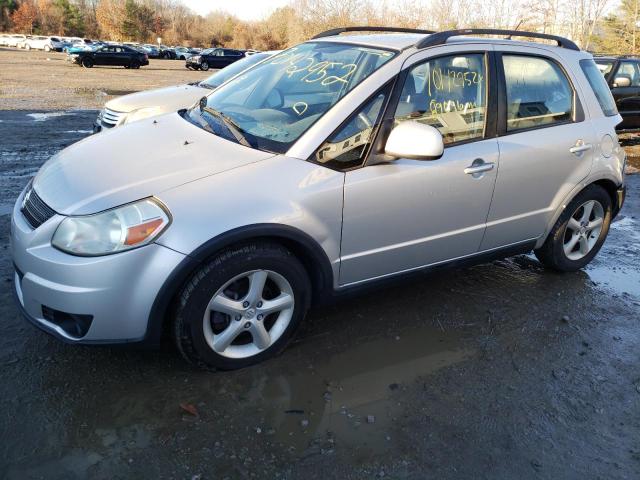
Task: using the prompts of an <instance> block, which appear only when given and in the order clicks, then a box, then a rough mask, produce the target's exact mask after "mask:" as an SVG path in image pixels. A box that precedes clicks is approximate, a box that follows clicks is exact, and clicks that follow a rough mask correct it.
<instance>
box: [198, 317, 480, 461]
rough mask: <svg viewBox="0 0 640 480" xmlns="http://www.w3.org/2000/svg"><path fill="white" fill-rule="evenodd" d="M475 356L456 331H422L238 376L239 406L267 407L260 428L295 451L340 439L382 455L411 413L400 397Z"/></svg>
mask: <svg viewBox="0 0 640 480" xmlns="http://www.w3.org/2000/svg"><path fill="white" fill-rule="evenodd" d="M318 348H322V345H318ZM472 354H473V351H472V350H470V349H465V348H462V346H461V343H460V338H459V335H457V334H455V333H443V332H441V331H438V330H433V329H431V328H419V329H414V330H410V331H405V332H403V334H402V336H398V337H395V338H378V339H374V340H371V341H367V342H364V343H360V344H358V345H354V346H352V347H351V348H350V349H348V350H345V351H344V352H341V353H338V354H336V355H333V356H330V357H328V358H326V359H325V360H323V361H321V362H319V363H318V364H315V365H313V367H310V368H295V364H294V365H292V366H291V368H289V369H288V371H282V370H280V369H278V371H268V372H262V373H259V374H252V373H251V372H247V373H246V375H242V377H243V378H240V379H238V378H236V382H235V383H236V385H235V386H236V388H237V389H238V391H241V392H244V393H242V394H241V395H240V396H239V397H238V401H237V406H238V407H239V408H241V409H242V410H251V409H257V408H260V409H262V410H263V414H262V418H263V422H262V424H261V425H256V432H261V433H264V434H266V435H273V437H274V440H275V441H276V442H279V443H280V444H282V445H283V446H285V447H287V448H289V449H295V450H298V451H304V450H305V449H307V448H314V447H316V448H321V449H325V450H326V449H329V450H330V449H332V448H333V445H334V443H335V442H339V443H340V444H341V445H343V446H349V447H356V446H357V447H358V448H359V449H361V450H364V451H368V452H369V453H374V454H375V453H382V452H383V451H385V450H386V449H388V442H390V441H391V440H392V436H391V433H390V431H391V430H392V428H390V427H392V426H393V423H394V421H395V420H396V419H397V417H398V416H401V415H403V414H404V412H403V408H402V404H401V403H398V402H397V399H398V395H397V394H398V393H400V392H401V391H402V389H403V388H406V386H407V385H410V384H411V383H412V382H414V381H415V380H416V379H417V378H420V377H423V376H427V375H429V374H431V373H434V372H436V371H438V370H439V369H442V368H444V367H447V366H450V365H453V364H455V363H458V362H461V361H462V360H464V359H466V358H468V357H469V356H471V355H472ZM238 380H239V382H238ZM210 387H213V385H210V384H207V383H205V384H203V385H201V388H202V390H201V394H202V395H203V398H207V399H208V400H211V401H212V402H215V401H216V399H217V397H218V396H219V393H218V391H216V390H214V389H211V390H210ZM400 397H401V395H400Z"/></svg>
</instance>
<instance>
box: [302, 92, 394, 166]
mask: <svg viewBox="0 0 640 480" xmlns="http://www.w3.org/2000/svg"><path fill="white" fill-rule="evenodd" d="M389 89H390V87H385V88H384V89H383V90H382V91H380V92H379V93H377V94H376V95H374V96H373V97H372V98H371V99H370V100H369V101H368V102H367V103H366V104H365V105H364V107H362V108H360V109H359V110H358V111H357V112H356V113H354V114H353V115H352V116H351V118H350V119H349V120H348V121H347V123H346V124H345V125H344V126H342V127H341V128H340V129H338V131H337V132H335V133H334V134H333V135H331V136H330V137H329V138H328V139H327V141H326V142H324V143H323V144H322V145H321V146H320V148H319V149H318V151H317V152H316V153H315V158H314V161H315V162H317V163H320V164H322V165H325V166H327V167H329V168H334V169H337V170H347V169H350V168H355V167H359V166H360V165H362V163H363V161H364V158H365V156H366V154H367V152H368V151H369V147H370V146H371V142H373V139H374V137H375V133H376V130H377V128H378V126H379V124H380V120H381V117H382V112H383V110H384V106H385V104H386V101H387V97H388V93H389Z"/></svg>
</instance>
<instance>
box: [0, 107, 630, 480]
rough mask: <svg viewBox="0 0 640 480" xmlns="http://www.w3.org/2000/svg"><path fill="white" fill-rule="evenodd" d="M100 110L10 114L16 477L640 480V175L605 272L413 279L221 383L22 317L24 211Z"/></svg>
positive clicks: (4, 297) (1, 447)
mask: <svg viewBox="0 0 640 480" xmlns="http://www.w3.org/2000/svg"><path fill="white" fill-rule="evenodd" d="M45 113H46V115H43V114H45ZM95 115H96V112H95V111H74V112H64V111H62V112H55V115H51V114H50V112H34V111H13V112H6V111H4V112H0V133H1V135H0V138H2V142H1V143H0V282H1V283H0V285H2V289H1V290H0V438H1V439H2V441H1V442H0V478H8V479H25V478H47V479H50V478H51V479H75V478H77V479H83V478H110V479H111V478H175V479H194V478H195V479H198V478H201V479H209V478H211V479H222V478H231V479H235V478H304V479H311V478H340V479H348V478H363V479H369V478H382V477H384V478H415V479H422V478H438V479H442V478H452V479H467V478H468V479H476V478H489V479H496V478H499V479H513V478H520V479H529V478H531V479H549V478H576V479H584V478H603V479H637V478H640V362H639V360H640V176H639V175H633V176H629V177H627V180H628V185H629V195H628V200H627V204H626V205H625V208H624V210H623V211H622V213H621V215H620V216H619V217H618V219H617V220H616V222H615V223H614V224H613V225H612V228H611V232H610V234H609V239H608V241H607V243H606V244H605V246H604V247H603V249H602V251H601V252H600V254H599V255H598V257H597V258H596V259H595V261H594V262H593V264H592V265H591V266H589V268H588V269H587V270H586V271H581V272H577V273H575V274H565V275H560V274H556V273H552V272H548V271H545V270H544V269H543V268H542V267H541V266H540V264H539V263H538V262H537V260H535V258H534V257H533V256H519V257H515V258H512V259H507V260H503V261H498V262H494V263H491V264H485V265H479V266H476V267H473V268H469V269H465V270H459V271H451V272H445V273H439V274H437V275H435V276H431V277H427V278H424V279H420V280H416V279H413V280H412V281H411V282H409V283H407V284H404V285H400V286H396V287H393V288H390V289H387V290H382V291H378V292H373V293H370V294H367V295H364V296H361V297H358V298H353V299H350V300H348V301H343V302H341V303H339V304H337V305H333V306H330V307H325V308H323V309H318V310H314V311H312V312H311V314H310V315H309V318H308V321H307V322H306V324H305V326H304V327H303V329H302V331H301V332H300V335H299V336H298V340H297V341H296V342H295V343H294V344H293V345H292V346H290V347H289V348H288V349H287V350H286V351H285V352H284V353H283V354H282V355H281V356H279V357H278V358H276V359H274V360H272V361H269V362H267V363H265V364H262V365H259V366H256V367H253V368H250V369H246V370H243V371H239V372H230V373H216V374H211V373H204V372H199V371H195V370H193V369H191V368H190V367H188V366H187V365H185V364H184V363H183V361H182V360H181V359H180V358H179V356H178V355H177V354H176V353H175V352H174V351H173V350H172V349H171V348H168V347H167V348H165V349H163V350H161V351H139V350H132V349H119V348H87V347H77V346H69V345H65V344H62V343H60V342H58V341H57V340H55V339H53V338H50V337H49V336H47V335H46V334H44V333H42V332H40V331H38V330H36V329H34V328H33V327H32V326H31V325H29V324H27V323H26V322H25V321H24V320H23V319H22V318H21V317H20V315H19V313H18V310H17V308H16V307H15V306H14V303H13V299H12V283H11V282H12V275H13V271H12V265H11V259H10V258H9V254H8V251H9V250H8V242H9V219H10V217H9V215H10V212H11V207H12V205H13V201H14V199H15V198H16V196H17V195H18V193H19V191H20V190H21V189H22V188H23V187H24V185H25V184H26V183H27V181H28V179H29V178H30V177H31V176H32V175H33V174H34V173H35V172H36V171H37V169H38V167H39V166H40V165H41V164H42V163H43V162H44V161H45V160H46V159H47V158H48V157H49V156H50V155H52V154H54V153H55V152H57V151H58V150H59V149H61V148H63V147H64V146H65V145H68V144H70V143H72V142H74V141H76V140H78V139H80V138H82V137H84V136H86V135H87V133H88V131H89V130H90V129H91V124H92V122H93V119H94V118H95Z"/></svg>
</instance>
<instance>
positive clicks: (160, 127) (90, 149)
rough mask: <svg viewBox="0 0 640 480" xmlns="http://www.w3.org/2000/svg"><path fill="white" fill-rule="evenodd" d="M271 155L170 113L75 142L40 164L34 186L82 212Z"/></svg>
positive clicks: (70, 210) (50, 200) (59, 208)
mask: <svg viewBox="0 0 640 480" xmlns="http://www.w3.org/2000/svg"><path fill="white" fill-rule="evenodd" d="M270 157H273V154H272V153H267V152H262V151H260V150H254V149H252V148H248V147H245V146H242V145H239V144H237V143H234V142H232V141H229V140H226V139H224V138H221V137H218V136H216V135H213V134H212V133H209V132H206V131H205V130H202V129H201V128H198V127H196V126H195V125H193V124H191V123H189V122H188V121H186V120H185V119H183V118H182V117H181V116H180V115H179V114H177V113H172V114H168V115H163V116H160V117H156V118H155V119H148V120H141V121H139V122H135V123H132V124H130V125H125V126H123V127H120V128H116V129H113V130H108V131H106V132H104V133H100V134H98V135H93V136H91V137H88V138H86V139H84V140H82V141H80V142H78V143H75V144H74V145H72V146H70V147H68V148H66V149H64V150H62V151H61V152H60V153H58V154H56V155H54V156H53V157H51V159H50V160H49V161H47V162H46V163H45V164H44V165H43V166H42V168H41V169H40V171H39V172H38V174H37V175H36V177H35V179H34V183H33V186H34V189H35V190H36V192H37V193H38V195H39V196H40V197H41V198H42V200H43V201H44V202H45V203H46V204H47V205H49V206H50V207H51V208H52V209H54V210H55V211H56V212H58V213H61V214H63V215H85V214H91V213H96V212H100V211H102V210H106V209H109V208H112V207H116V206H118V205H123V204H125V203H128V202H132V201H135V200H138V199H141V198H145V197H149V196H152V195H159V194H160V193H161V192H163V191H164V190H167V189H170V188H174V187H177V186H179V185H182V184H185V183H188V182H192V181H194V180H198V179H200V178H203V177H207V176H210V175H215V174H217V173H221V172H224V171H227V170H231V169H234V168H238V167H241V166H243V165H248V164H250V163H255V162H259V161H261V160H265V159H267V158H270Z"/></svg>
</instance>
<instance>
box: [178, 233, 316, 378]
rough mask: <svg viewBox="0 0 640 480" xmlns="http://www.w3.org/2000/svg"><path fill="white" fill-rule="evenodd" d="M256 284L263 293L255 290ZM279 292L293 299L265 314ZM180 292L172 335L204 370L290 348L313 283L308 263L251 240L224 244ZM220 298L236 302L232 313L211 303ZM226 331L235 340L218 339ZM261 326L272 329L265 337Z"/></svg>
mask: <svg viewBox="0 0 640 480" xmlns="http://www.w3.org/2000/svg"><path fill="white" fill-rule="evenodd" d="M262 278H266V280H261V279H262ZM252 285H256V287H255V290H254V291H256V292H259V294H257V295H253V294H252V293H251V292H252V290H251V288H250V286H252ZM259 285H264V287H263V288H262V289H261V287H259ZM260 292H261V293H260ZM274 297H277V298H279V299H281V301H284V300H288V301H290V303H287V306H286V307H284V306H283V307H282V309H281V310H278V311H276V312H275V313H271V314H268V313H266V314H264V315H262V314H260V312H261V311H263V312H264V311H265V310H261V308H269V307H265V306H264V305H267V304H268V302H269V301H270V300H273V298H274ZM177 298H178V300H177V302H176V305H175V308H174V311H173V336H174V340H175V342H176V345H177V347H178V350H179V351H180V353H181V354H182V356H183V357H184V358H185V359H186V360H187V361H188V362H190V363H191V364H193V365H195V366H197V367H199V368H203V369H205V370H235V369H238V368H244V367H247V366H249V365H253V364H256V363H259V362H262V361H264V360H267V359H268V358H271V357H273V356H275V355H277V354H278V353H280V352H281V351H282V350H283V349H284V348H285V346H286V345H287V344H288V343H289V342H290V341H291V339H292V338H293V336H294V334H295V332H296V330H297V328H298V326H299V325H300V323H301V322H302V320H303V319H304V317H305V315H306V312H307V310H308V308H309V304H310V300H311V284H310V282H309V277H308V275H307V272H306V270H305V268H304V266H303V265H302V263H300V261H299V260H298V259H297V258H296V257H295V256H294V255H293V254H292V253H291V252H290V251H289V250H287V249H285V248H284V247H282V246H280V245H277V244H273V243H250V244H247V245H244V246H239V247H236V248H231V249H228V250H225V251H223V252H221V253H220V254H218V255H217V256H216V257H215V258H213V259H212V260H210V261H209V262H208V263H206V264H203V265H202V266H201V267H200V268H199V269H198V270H197V271H196V272H195V273H194V274H193V275H192V277H191V279H190V280H189V281H188V282H187V284H186V285H185V286H184V287H183V288H182V290H181V291H180V292H179V295H178V297H177ZM216 298H218V299H219V298H222V303H220V305H227V302H230V303H228V305H233V306H234V307H233V308H231V307H229V309H228V310H227V313H224V312H220V311H219V310H218V311H216V310H215V306H214V307H212V309H210V308H209V305H215V304H214V301H215V300H214V299H216ZM229 298H233V299H234V300H229ZM283 299H284V300H283ZM263 301H264V303H263ZM241 302H243V303H241ZM273 305H275V304H272V306H273ZM283 305H284V304H283ZM229 312H230V313H229ZM261 317H263V318H261ZM216 330H217V332H216ZM225 332H226V333H228V334H230V335H226V338H227V339H231V340H228V343H227V342H222V343H219V342H220V341H221V339H223V338H225V336H223V335H221V334H223V333H225ZM236 332H239V333H236ZM254 332H255V333H254ZM259 332H267V333H266V337H264V336H261V335H259V334H258V333H259ZM216 343H219V345H218V346H219V347H220V348H218V349H217V350H216V349H214V346H215V345H216ZM256 343H259V344H260V343H262V345H261V346H260V345H256Z"/></svg>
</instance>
